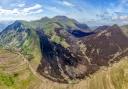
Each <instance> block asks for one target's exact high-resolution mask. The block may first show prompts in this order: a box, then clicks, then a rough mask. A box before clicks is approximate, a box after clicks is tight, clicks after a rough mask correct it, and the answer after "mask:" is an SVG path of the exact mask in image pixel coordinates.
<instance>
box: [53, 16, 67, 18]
mask: <svg viewBox="0 0 128 89" xmlns="http://www.w3.org/2000/svg"><path fill="white" fill-rule="evenodd" d="M53 18H54V19H69V18H68V17H67V16H55V17H53Z"/></svg>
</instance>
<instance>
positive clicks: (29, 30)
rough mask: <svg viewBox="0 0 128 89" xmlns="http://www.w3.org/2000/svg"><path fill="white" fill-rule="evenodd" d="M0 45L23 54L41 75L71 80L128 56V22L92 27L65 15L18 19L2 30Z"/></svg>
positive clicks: (55, 79)
mask: <svg viewBox="0 0 128 89" xmlns="http://www.w3.org/2000/svg"><path fill="white" fill-rule="evenodd" d="M0 46H1V47H2V48H4V49H10V50H15V51H16V52H19V53H21V54H22V55H23V56H24V57H25V58H26V59H27V60H28V61H29V63H30V64H31V65H32V68H33V69H34V70H35V71H36V72H37V73H39V74H40V75H41V76H44V77H46V78H48V79H50V80H52V81H56V82H62V83H68V82H69V81H70V80H77V79H84V78H87V77H88V76H89V75H90V74H93V73H95V72H96V71H98V70H100V69H101V68H102V67H103V66H110V65H111V64H113V63H115V62H117V61H120V59H121V58H123V57H126V56H128V25H124V26H118V25H116V24H115V25H112V26H99V27H97V28H96V29H95V30H91V28H90V27H89V26H88V25H86V24H83V23H80V22H78V21H76V20H74V19H71V18H68V17H66V16H55V17H53V18H48V17H44V18H41V19H40V20H35V21H23V20H17V21H15V22H14V23H12V24H10V25H8V26H7V27H6V28H5V29H4V30H3V31H2V32H0Z"/></svg>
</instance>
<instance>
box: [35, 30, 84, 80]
mask: <svg viewBox="0 0 128 89" xmlns="http://www.w3.org/2000/svg"><path fill="white" fill-rule="evenodd" d="M37 34H38V35H39V38H40V46H41V51H42V55H43V58H42V61H41V64H40V65H39V67H38V71H39V72H40V74H42V75H44V76H45V77H48V78H50V79H52V80H54V81H59V82H64V81H66V78H67V79H68V78H70V79H74V78H82V77H84V76H83V75H85V72H86V61H85V60H81V59H80V58H79V57H78V56H77V55H73V54H72V53H71V52H70V50H68V49H65V48H64V47H62V46H61V45H60V44H57V43H54V42H52V41H50V40H49V39H48V37H47V36H46V35H45V34H44V33H43V32H42V31H41V30H39V31H37Z"/></svg>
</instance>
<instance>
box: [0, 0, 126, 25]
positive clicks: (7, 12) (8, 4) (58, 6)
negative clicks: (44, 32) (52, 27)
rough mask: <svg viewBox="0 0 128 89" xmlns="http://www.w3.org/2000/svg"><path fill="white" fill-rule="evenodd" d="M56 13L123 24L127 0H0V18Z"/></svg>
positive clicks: (93, 22) (11, 18) (78, 18)
mask: <svg viewBox="0 0 128 89" xmlns="http://www.w3.org/2000/svg"><path fill="white" fill-rule="evenodd" d="M56 15H65V16H68V17H71V18H75V19H77V20H78V21H80V22H84V23H89V24H111V23H118V24H125V23H127V22H128V0H2V1H0V21H3V20H19V19H22V20H35V19H39V18H41V17H44V16H48V17H53V16H56ZM120 22H121V23H120Z"/></svg>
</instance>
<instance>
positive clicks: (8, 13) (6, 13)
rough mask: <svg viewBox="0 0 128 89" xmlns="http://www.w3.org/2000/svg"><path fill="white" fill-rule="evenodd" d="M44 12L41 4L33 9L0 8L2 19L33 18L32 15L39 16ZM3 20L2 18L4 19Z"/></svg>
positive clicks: (32, 7)
mask: <svg viewBox="0 0 128 89" xmlns="http://www.w3.org/2000/svg"><path fill="white" fill-rule="evenodd" d="M22 6H23V5H22ZM42 12H43V9H42V6H41V5H40V4H35V5H34V6H31V7H18V8H13V9H5V8H2V7H0V17H3V18H4V19H5V18H7V17H8V18H11V19H17V18H18V19H20V18H21V19H22V18H23V17H25V18H26V17H29V16H30V17H31V15H32V16H33V15H38V14H40V13H42ZM3 18H0V20H1V19H3Z"/></svg>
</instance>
